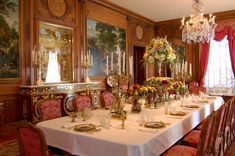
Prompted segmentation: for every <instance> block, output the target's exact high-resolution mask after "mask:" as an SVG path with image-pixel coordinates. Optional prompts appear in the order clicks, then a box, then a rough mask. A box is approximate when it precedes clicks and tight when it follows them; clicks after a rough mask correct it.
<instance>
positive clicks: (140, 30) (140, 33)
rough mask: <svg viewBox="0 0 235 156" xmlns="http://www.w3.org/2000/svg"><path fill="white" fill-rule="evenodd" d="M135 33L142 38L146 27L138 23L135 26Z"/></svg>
mask: <svg viewBox="0 0 235 156" xmlns="http://www.w3.org/2000/svg"><path fill="white" fill-rule="evenodd" d="M135 35H136V38H137V39H138V40H142V39H143V36H144V29H143V27H142V26H140V25H137V26H136V28H135Z"/></svg>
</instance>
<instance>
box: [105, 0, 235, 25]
mask: <svg viewBox="0 0 235 156" xmlns="http://www.w3.org/2000/svg"><path fill="white" fill-rule="evenodd" d="M109 1H111V2H113V3H115V4H117V5H119V6H121V7H123V8H126V9H128V10H130V11H132V12H135V13H137V14H139V15H142V16H144V17H146V18H148V19H151V20H153V21H155V22H159V21H164V20H170V19H175V18H182V17H185V16H190V14H191V7H192V4H193V0H109ZM203 6H204V10H203V13H205V14H207V13H215V12H222V11H228V10H235V0H203Z"/></svg>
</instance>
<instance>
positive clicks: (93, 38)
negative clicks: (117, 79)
mask: <svg viewBox="0 0 235 156" xmlns="http://www.w3.org/2000/svg"><path fill="white" fill-rule="evenodd" d="M87 51H90V54H91V55H93V58H94V60H93V61H94V62H93V64H94V66H93V67H92V68H90V69H89V76H91V77H103V76H105V75H107V72H106V70H107V58H108V71H109V72H108V75H110V74H111V75H112V74H113V75H115V74H118V56H122V59H121V64H122V65H123V61H124V62H125V61H126V59H125V58H123V56H125V54H126V30H125V29H123V28H119V27H116V26H113V25H109V24H106V23H103V22H100V21H96V20H94V19H87ZM111 63H112V65H111ZM112 67H113V68H112ZM125 67H126V66H125ZM125 67H124V68H123V66H122V71H124V72H126V68H125ZM111 68H112V69H113V70H112V69H111Z"/></svg>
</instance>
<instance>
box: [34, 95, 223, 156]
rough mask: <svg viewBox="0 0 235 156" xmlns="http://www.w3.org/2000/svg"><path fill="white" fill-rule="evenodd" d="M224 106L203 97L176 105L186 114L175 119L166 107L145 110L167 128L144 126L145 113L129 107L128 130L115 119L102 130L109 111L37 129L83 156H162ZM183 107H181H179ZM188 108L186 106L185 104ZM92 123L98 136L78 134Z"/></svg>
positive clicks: (54, 121)
mask: <svg viewBox="0 0 235 156" xmlns="http://www.w3.org/2000/svg"><path fill="white" fill-rule="evenodd" d="M182 103H183V104H184V103H185V105H188V104H190V103H192V104H194V105H195V104H196V105H198V106H199V107H198V108H185V107H182V105H183V104H182ZM223 103H224V101H223V99H222V97H215V96H214V97H207V98H205V97H204V98H203V99H202V98H199V97H197V98H196V100H195V97H193V98H192V97H191V99H190V100H189V99H188V100H181V101H178V102H172V104H170V105H172V106H174V107H172V108H176V107H177V109H178V107H179V109H181V111H184V112H185V113H186V115H184V116H173V115H169V114H166V113H165V107H164V106H162V107H159V108H157V109H144V112H145V115H146V114H147V115H148V120H150V121H161V122H163V123H165V125H166V126H165V127H163V128H158V129H153V128H147V127H144V126H143V124H142V122H143V112H142V113H132V112H131V106H130V105H128V104H126V107H125V110H126V111H127V119H126V121H125V128H124V129H122V128H121V124H122V122H121V120H119V119H115V118H112V119H111V123H110V127H105V128H101V129H100V127H99V125H100V123H99V120H98V118H99V116H100V115H102V114H107V113H108V110H93V111H92V114H93V115H92V117H91V118H90V119H88V120H87V121H85V122H84V121H82V120H81V119H79V118H78V119H77V120H76V122H73V123H71V118H70V117H68V116H64V117H60V118H56V119H52V120H47V121H42V122H39V123H38V124H37V126H38V127H39V128H40V129H41V130H42V131H43V132H44V133H45V137H46V141H47V144H48V145H50V146H54V147H57V148H60V149H62V150H65V151H67V152H69V153H71V154H73V155H79V156H156V155H160V154H162V153H163V152H164V151H166V150H167V149H168V148H170V147H171V146H172V145H174V144H175V143H176V142H177V141H178V140H180V139H181V138H182V137H183V136H184V135H185V134H187V133H188V132H189V131H191V130H192V129H193V128H195V127H196V126H197V125H198V124H199V123H200V122H201V121H202V120H203V119H205V118H206V117H207V116H208V115H209V114H211V113H212V112H213V111H216V110H217V109H218V108H219V107H220V106H221V105H222V104H223ZM177 104H180V106H177ZM183 106H184V105H183ZM84 123H90V124H94V125H98V127H99V130H100V131H96V132H94V133H88V132H77V131H75V130H74V127H75V126H77V125H79V124H84Z"/></svg>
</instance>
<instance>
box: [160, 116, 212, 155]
mask: <svg viewBox="0 0 235 156" xmlns="http://www.w3.org/2000/svg"><path fill="white" fill-rule="evenodd" d="M214 120H215V114H214V113H212V114H210V115H209V117H208V120H206V121H205V124H204V126H203V128H202V131H201V133H200V137H199V138H200V139H199V144H198V147H197V148H194V147H190V146H186V145H175V146H173V147H171V148H170V149H168V150H167V151H166V152H165V153H164V154H163V155H164V156H173V155H174V156H196V155H198V156H205V155H209V154H211V153H212V147H211V139H212V137H211V135H212V127H213V125H214Z"/></svg>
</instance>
